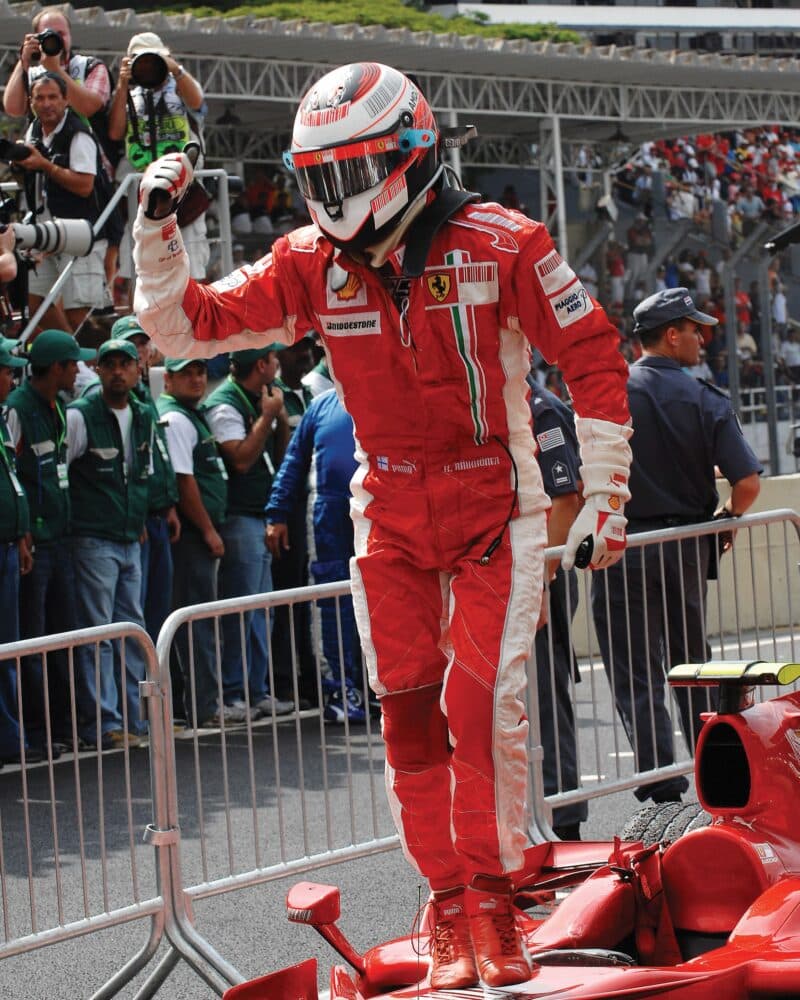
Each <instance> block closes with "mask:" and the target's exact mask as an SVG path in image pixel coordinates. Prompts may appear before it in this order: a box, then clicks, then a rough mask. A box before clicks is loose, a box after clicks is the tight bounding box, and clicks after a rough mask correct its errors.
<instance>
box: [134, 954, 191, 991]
mask: <svg viewBox="0 0 800 1000" xmlns="http://www.w3.org/2000/svg"><path fill="white" fill-rule="evenodd" d="M180 960H181V956H180V955H179V954H178V952H177V951H175V949H174V948H173V947H172V946H171V945H170V947H169V949H168V951H167V953H166V955H165V956H164V957H163V958H162V959H161V961H160V962H159V963H158V965H157V966H156V968H155V969H154V970H153V972H151V974H150V975H149V976H148V978H147V980H146V982H144V983H142V986H141V989H140V990H139V992H138V993H137V994H136V996H135V997H134V998H133V1000H149V998H150V997H154V996H155V995H156V993H158V991H159V990H160V989H161V987H162V986H163V985H164V983H165V982H166V981H167V976H169V974H170V972H172V970H173V969H174V968H175V966H176V965H177V964H178V962H180Z"/></svg>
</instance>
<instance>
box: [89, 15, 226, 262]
mask: <svg viewBox="0 0 800 1000" xmlns="http://www.w3.org/2000/svg"><path fill="white" fill-rule="evenodd" d="M202 113H203V91H202V88H201V87H200V84H199V83H198V82H197V81H196V80H195V79H194V77H193V76H192V75H191V73H189V71H188V70H186V69H185V68H184V67H183V66H181V65H180V64H179V63H178V62H176V60H175V59H174V58H173V56H172V54H171V53H170V50H169V49H168V48H167V46H166V45H164V43H163V42H162V41H161V39H160V38H159V37H158V35H156V34H154V33H153V32H152V31H144V32H142V33H141V34H138V35H134V36H133V38H131V40H130V42H129V43H128V53H127V55H126V56H125V58H124V59H123V60H122V62H121V64H120V69H119V79H118V81H117V86H116V89H115V90H114V96H113V98H112V100H111V110H110V112H109V122H108V130H109V135H110V136H111V138H112V139H123V138H124V139H125V155H126V157H127V161H128V163H129V164H130V167H131V168H132V169H133V170H135V171H137V172H138V173H142V172H143V171H144V170H145V169H146V168H147V166H148V165H149V164H150V163H152V162H153V161H154V160H157V159H158V158H159V157H160V156H163V155H164V154H165V153H168V152H179V151H181V150H182V149H183V147H184V146H185V145H186V143H187V142H190V141H193V142H196V143H198V144H199V145H200V147H201V148H202V142H201V119H202ZM200 166H202V164H200ZM187 202H188V203H185V204H184V205H183V206H182V208H183V211H182V212H181V213H179V215H178V225H179V226H180V228H181V233H182V235H183V242H184V244H185V246H186V251H187V253H188V255H189V263H190V268H191V273H192V277H193V278H195V279H197V280H202V279H203V278H205V275H206V269H207V267H208V258H209V248H208V243H207V241H206V217H205V210H206V208H208V197H207V196H206V195H205V192H204V191H203V189H202V187H200V186H199V185H197V186H196V187H195V188H194V189H193V190H192V191H191V192H189V196H188V198H187ZM192 205H193V206H194V207H193V208H192V207H191V206H192ZM120 274H121V275H122V276H124V277H127V278H130V277H131V275H130V274H124V260H123V267H121V268H120Z"/></svg>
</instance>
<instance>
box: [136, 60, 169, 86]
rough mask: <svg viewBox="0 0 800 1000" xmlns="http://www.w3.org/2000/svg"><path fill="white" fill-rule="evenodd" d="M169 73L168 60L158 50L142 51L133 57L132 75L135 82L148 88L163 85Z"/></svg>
mask: <svg viewBox="0 0 800 1000" xmlns="http://www.w3.org/2000/svg"><path fill="white" fill-rule="evenodd" d="M168 73H169V67H168V66H167V61H166V59H164V57H163V56H160V55H159V54H158V53H157V52H140V53H139V55H138V56H134V57H133V62H132V63H131V77H132V79H133V82H134V83H135V84H137V85H138V86H139V87H144V88H145V89H146V90H158V89H159V87H163V86H164V83H165V82H166V79H167V74H168Z"/></svg>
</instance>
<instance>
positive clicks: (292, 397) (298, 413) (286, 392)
mask: <svg viewBox="0 0 800 1000" xmlns="http://www.w3.org/2000/svg"><path fill="white" fill-rule="evenodd" d="M275 385H277V387H278V388H279V389H280V390H281V392H282V393H283V405H284V406H285V407H286V413H287V414H288V416H289V427H291V429H292V433H294V429H295V427H297V425H298V424H299V423H300V421H301V420H302V419H303V414H304V413H305V412H306V410H307V409H308V407H309V404H310V403H311V400H312V399H313V398H314V397H313V396H312V395H311V391H310V390H309V389H307V388H306V387H305V386H304V385H301V386H300V389H299V390H298V391H299V392H300V393H301V395H302V397H303V400H302V402H301V401H300V397H299V396H298V395H297V392H295V390H294V389H290V388H289V386H288V385H287V384H286V383H285V382H284V381H283V379H281V378H276V379H275Z"/></svg>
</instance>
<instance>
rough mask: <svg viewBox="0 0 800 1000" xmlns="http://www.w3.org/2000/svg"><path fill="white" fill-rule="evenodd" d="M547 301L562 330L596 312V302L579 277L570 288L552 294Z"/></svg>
mask: <svg viewBox="0 0 800 1000" xmlns="http://www.w3.org/2000/svg"><path fill="white" fill-rule="evenodd" d="M547 301H548V302H549V303H550V308H551V309H552V310H553V315H554V316H555V318H556V319H557V320H558V325H559V326H560V327H561V329H562V330H563V329H564V328H565V327H568V326H572V324H573V323H577V322H578V320H579V319H583V318H584V316H588V315H589V313H590V312H594V302H592V300H591V298H589V293H588V292H587V291H586V289H585V288H584V287H583V285H582V284H581V283H580V281H578V279H577V278H576V279H575V281H573V283H572V284H571V285H570V286H569V288H567V289H566V290H565V291H563V292H561V293H560V294H559V295H553V296H551V297H550V298H549V299H548V300H547Z"/></svg>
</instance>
